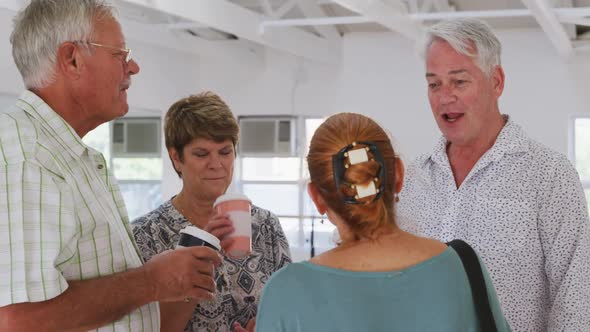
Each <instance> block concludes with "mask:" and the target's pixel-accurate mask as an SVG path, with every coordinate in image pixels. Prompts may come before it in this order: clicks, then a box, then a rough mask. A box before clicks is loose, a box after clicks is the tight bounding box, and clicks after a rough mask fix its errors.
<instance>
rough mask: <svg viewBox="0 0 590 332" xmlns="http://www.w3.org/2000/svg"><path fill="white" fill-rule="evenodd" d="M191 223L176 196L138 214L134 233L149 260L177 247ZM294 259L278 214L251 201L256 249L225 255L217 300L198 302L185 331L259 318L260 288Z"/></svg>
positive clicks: (227, 327) (225, 328) (218, 273)
mask: <svg viewBox="0 0 590 332" xmlns="http://www.w3.org/2000/svg"><path fill="white" fill-rule="evenodd" d="M190 225H192V224H191V223H190V222H189V221H188V220H187V219H186V218H185V217H184V216H183V215H182V214H180V212H179V211H178V210H176V208H175V207H174V206H173V205H172V203H171V201H170V200H169V201H167V202H165V203H163V204H162V205H160V206H159V207H158V208H157V209H155V210H153V211H151V212H149V213H148V214H146V215H144V216H142V217H139V218H137V219H135V220H134V221H133V223H132V226H133V235H134V236H135V240H136V242H137V245H138V247H139V250H140V252H141V254H142V256H143V258H144V260H145V261H148V260H149V259H151V258H152V257H153V256H154V255H156V254H159V253H161V252H163V251H165V250H168V249H174V248H175V246H176V244H177V243H178V239H179V237H180V235H179V233H180V230H182V229H183V228H185V227H186V226H190ZM290 262H291V254H290V252H289V244H288V243H287V239H286V237H285V234H284V233H283V229H282V228H281V225H280V223H279V220H278V218H277V217H276V216H275V215H274V214H273V213H271V212H270V211H267V210H264V209H261V208H259V207H257V206H252V254H251V255H250V256H246V257H244V258H240V259H234V258H231V257H229V256H224V260H223V264H222V265H221V266H220V267H219V268H217V270H216V277H215V278H216V280H217V292H216V293H215V296H216V298H215V300H213V301H203V302H201V303H199V304H198V305H197V306H196V307H195V310H194V312H193V317H192V318H191V320H190V321H189V323H188V324H187V326H186V328H185V331H231V330H232V326H233V324H234V322H239V323H240V324H242V326H246V323H247V322H248V321H249V320H250V319H251V318H255V317H256V312H257V306H258V301H259V300H260V292H261V291H262V288H263V286H264V284H266V282H267V281H268V278H269V277H270V275H271V274H272V273H273V272H275V271H277V270H278V269H280V268H281V267H283V266H285V265H287V264H289V263H290Z"/></svg>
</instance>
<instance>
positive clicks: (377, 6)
mask: <svg viewBox="0 0 590 332" xmlns="http://www.w3.org/2000/svg"><path fill="white" fill-rule="evenodd" d="M333 1H334V2H335V3H337V4H339V5H341V6H342V7H345V8H347V9H349V10H352V11H353V12H356V13H359V14H361V15H362V16H365V17H367V18H368V19H370V20H372V21H373V22H376V23H379V24H381V25H383V26H384V27H386V28H388V29H391V30H392V31H395V32H398V33H400V34H401V35H403V36H404V37H406V38H409V39H410V40H418V39H420V38H421V37H422V34H423V30H424V27H423V26H422V24H420V23H419V22H416V21H415V20H413V19H412V18H411V17H410V16H409V15H408V10H407V8H406V7H405V5H404V4H403V3H402V2H401V1H398V0H388V1H387V3H385V2H383V0H333Z"/></svg>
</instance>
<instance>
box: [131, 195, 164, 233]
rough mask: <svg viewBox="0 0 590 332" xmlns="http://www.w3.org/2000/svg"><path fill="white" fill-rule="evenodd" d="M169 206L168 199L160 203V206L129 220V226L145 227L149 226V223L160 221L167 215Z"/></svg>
mask: <svg viewBox="0 0 590 332" xmlns="http://www.w3.org/2000/svg"><path fill="white" fill-rule="evenodd" d="M170 206H171V204H170V201H169V200H168V201H166V202H164V203H162V204H160V206H158V207H157V208H155V209H153V210H151V211H150V212H148V213H146V214H144V215H142V216H139V217H137V218H135V219H133V220H132V221H131V226H132V227H133V228H134V229H135V228H145V227H146V226H147V227H149V225H150V224H153V223H155V222H159V221H161V220H162V219H164V218H166V217H167V216H168V215H169V210H170V209H169V208H170Z"/></svg>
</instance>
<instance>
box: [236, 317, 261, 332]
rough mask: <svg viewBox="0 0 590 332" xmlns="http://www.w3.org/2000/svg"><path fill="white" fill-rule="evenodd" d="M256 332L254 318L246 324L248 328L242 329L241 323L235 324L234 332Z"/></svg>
mask: <svg viewBox="0 0 590 332" xmlns="http://www.w3.org/2000/svg"><path fill="white" fill-rule="evenodd" d="M255 330H256V319H255V318H252V319H250V320H249V321H248V323H247V324H246V328H244V327H242V325H240V323H238V322H235V323H234V332H254V331H255Z"/></svg>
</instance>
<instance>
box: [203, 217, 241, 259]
mask: <svg viewBox="0 0 590 332" xmlns="http://www.w3.org/2000/svg"><path fill="white" fill-rule="evenodd" d="M205 231H207V232H209V233H211V234H213V235H215V237H217V238H218V239H219V240H220V241H221V243H220V244H221V249H223V250H226V249H227V248H229V246H231V245H232V243H233V242H234V239H233V238H231V237H229V236H228V235H230V234H231V233H233V232H234V231H235V228H234V224H233V222H232V221H231V220H230V219H229V216H228V215H227V214H224V215H219V214H215V215H214V216H213V217H212V218H211V219H209V222H208V223H207V225H206V226H205Z"/></svg>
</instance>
